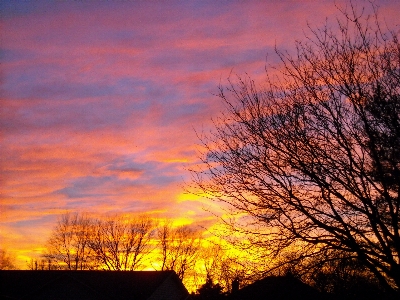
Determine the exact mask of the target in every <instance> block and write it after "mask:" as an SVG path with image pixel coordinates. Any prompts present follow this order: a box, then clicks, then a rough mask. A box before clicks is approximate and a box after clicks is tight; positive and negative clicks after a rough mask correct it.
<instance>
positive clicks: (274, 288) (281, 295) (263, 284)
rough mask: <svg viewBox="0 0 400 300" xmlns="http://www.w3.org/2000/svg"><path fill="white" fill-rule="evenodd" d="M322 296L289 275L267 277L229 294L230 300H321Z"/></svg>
mask: <svg viewBox="0 0 400 300" xmlns="http://www.w3.org/2000/svg"><path fill="white" fill-rule="evenodd" d="M323 298H324V297H322V295H321V294H320V293H319V292H318V291H317V290H315V289H314V288H312V287H310V286H309V285H307V284H305V283H303V282H301V281H300V280H298V279H296V278H295V277H293V276H291V275H287V276H269V277H266V278H264V279H261V280H258V281H256V282H254V283H252V284H250V285H248V286H245V287H244V288H242V289H240V290H238V291H236V293H233V294H231V296H230V297H229V299H231V300H245V299H251V300H258V299H274V300H286V299H288V300H289V299H290V300H292V299H307V300H311V299H323Z"/></svg>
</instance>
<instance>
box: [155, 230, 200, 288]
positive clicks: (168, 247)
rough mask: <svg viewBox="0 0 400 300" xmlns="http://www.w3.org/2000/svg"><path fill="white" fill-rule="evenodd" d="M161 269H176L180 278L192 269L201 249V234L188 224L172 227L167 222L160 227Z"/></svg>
mask: <svg viewBox="0 0 400 300" xmlns="http://www.w3.org/2000/svg"><path fill="white" fill-rule="evenodd" d="M157 235H158V245H159V248H160V249H159V251H160V260H161V267H160V269H161V270H174V271H175V272H176V273H177V275H178V277H179V278H180V279H182V280H183V279H184V276H185V274H186V273H187V271H189V270H192V269H193V268H194V266H195V263H196V258H197V255H198V253H199V249H200V244H201V242H200V237H199V235H198V234H197V233H196V232H195V231H193V230H192V229H190V228H189V227H187V226H181V227H176V228H174V227H172V225H171V223H169V222H165V223H164V224H163V225H162V226H161V227H159V228H158V232H157Z"/></svg>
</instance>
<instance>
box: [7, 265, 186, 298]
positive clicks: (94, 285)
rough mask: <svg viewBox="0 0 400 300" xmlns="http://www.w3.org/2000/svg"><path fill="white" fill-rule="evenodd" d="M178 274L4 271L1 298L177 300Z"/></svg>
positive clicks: (183, 292)
mask: <svg viewBox="0 0 400 300" xmlns="http://www.w3.org/2000/svg"><path fill="white" fill-rule="evenodd" d="M187 296H188V292H187V290H186V288H185V287H184V285H183V284H182V282H181V281H180V279H179V278H178V276H177V275H176V273H175V272H174V271H14V270H13V271H0V299H62V300H64V299H65V300H67V299H68V300H69V299H98V300H103V299H104V300H114V299H115V300H116V299H118V300H124V299H135V300H145V299H177V300H181V299H182V300H183V299H186V298H187Z"/></svg>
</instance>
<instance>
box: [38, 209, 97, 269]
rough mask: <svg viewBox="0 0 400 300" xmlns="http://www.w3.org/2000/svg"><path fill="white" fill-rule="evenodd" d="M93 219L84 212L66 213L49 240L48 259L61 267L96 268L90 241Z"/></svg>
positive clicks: (46, 256)
mask: <svg viewBox="0 0 400 300" xmlns="http://www.w3.org/2000/svg"><path fill="white" fill-rule="evenodd" d="M92 228H93V220H92V219H91V218H90V217H88V216H87V215H84V214H78V213H66V214H64V215H62V216H61V218H60V219H59V220H58V223H57V225H56V226H55V228H54V229H53V231H52V234H51V236H50V238H49V240H48V242H47V253H46V254H45V255H44V256H45V258H46V259H47V260H50V261H54V263H56V264H58V265H59V268H61V269H68V270H86V269H92V268H95V265H94V260H93V256H92V250H91V249H90V247H89V242H90V240H91V237H92Z"/></svg>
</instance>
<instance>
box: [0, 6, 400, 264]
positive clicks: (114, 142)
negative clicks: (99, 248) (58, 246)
mask: <svg viewBox="0 0 400 300" xmlns="http://www.w3.org/2000/svg"><path fill="white" fill-rule="evenodd" d="M346 3H348V2H347V1H336V4H337V5H338V6H339V7H345V4H346ZM353 3H356V5H358V6H359V7H362V6H363V5H364V4H366V3H368V2H367V1H353ZM375 4H377V5H378V6H379V7H380V8H379V13H380V16H381V18H382V19H385V20H386V22H387V24H388V25H389V26H390V27H391V28H392V29H396V30H399V29H400V28H399V26H397V27H396V26H393V25H395V24H396V22H398V21H397V20H398V16H399V13H400V1H395V0H393V1H390V0H386V1H385V0H381V1H375ZM337 15H338V11H337V9H336V8H335V2H334V1H331V0H329V1H328V0H327V1H322V0H321V1H317V0H315V1H311V0H310V1H307V0H305V1H300V0H297V1H295V0H293V1H289V0H288V1H272V0H270V1H215V0H213V1H7V0H2V1H1V2H0V24H1V25H0V26H1V27H0V51H1V52H0V53H1V54H0V61H1V66H0V68H1V69H0V72H1V73H0V74H1V77H0V78H1V89H0V101H1V102H0V126H1V127H0V132H1V135H0V138H1V140H0V141H1V143H0V153H1V156H0V168H1V174H0V193H1V194H0V197H1V198H0V248H4V249H6V250H8V251H9V252H10V253H12V254H14V255H15V256H16V258H17V259H18V266H19V267H21V268H26V260H27V259H28V258H29V257H36V255H38V254H40V251H41V250H42V247H43V246H44V243H45V241H46V239H47V238H48V234H49V232H50V230H51V229H52V227H53V226H54V224H55V222H56V220H57V217H58V216H59V215H60V214H63V213H65V212H66V211H81V212H91V213H100V214H103V213H109V214H117V213H132V214H140V213H147V214H149V215H150V216H154V217H169V218H175V219H179V220H180V222H182V223H185V222H186V223H192V222H194V223H198V224H202V225H203V226H205V227H207V226H210V225H211V224H213V223H214V222H215V219H214V217H213V216H212V215H211V214H210V213H209V212H207V211H206V210H204V208H208V207H211V209H212V210H217V209H218V207H217V206H218V205H217V203H213V202H208V201H207V200H206V199H202V198H199V197H196V196H194V195H190V194H186V193H185V182H190V173H189V172H188V171H187V169H188V168H190V167H191V166H193V165H196V164H197V163H198V162H199V158H198V150H200V149H201V148H200V145H199V141H198V138H197V136H196V131H197V132H203V131H204V132H207V131H208V130H209V129H210V128H211V126H212V122H211V119H212V118H213V117H214V118H215V117H216V116H218V114H219V112H220V111H221V110H222V109H223V106H222V104H221V102H220V101H219V99H218V98H217V97H216V96H214V94H216V93H218V86H219V85H220V84H222V85H226V84H227V78H228V77H229V76H233V77H234V75H232V74H241V75H243V74H244V73H245V72H247V73H248V74H249V75H250V76H251V77H253V78H254V79H256V80H257V81H258V82H261V81H262V78H263V76H264V74H265V67H266V65H267V64H273V65H274V64H277V63H278V60H277V56H276V55H274V47H275V45H276V46H277V47H278V48H279V49H287V50H289V51H291V50H292V49H293V44H294V40H296V39H303V36H304V32H307V23H308V24H310V26H311V27H313V28H315V27H318V26H322V25H323V24H324V22H325V19H326V18H328V19H329V20H333V19H334V18H335V16H337ZM397 24H398V23H397ZM267 56H268V59H267Z"/></svg>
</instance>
